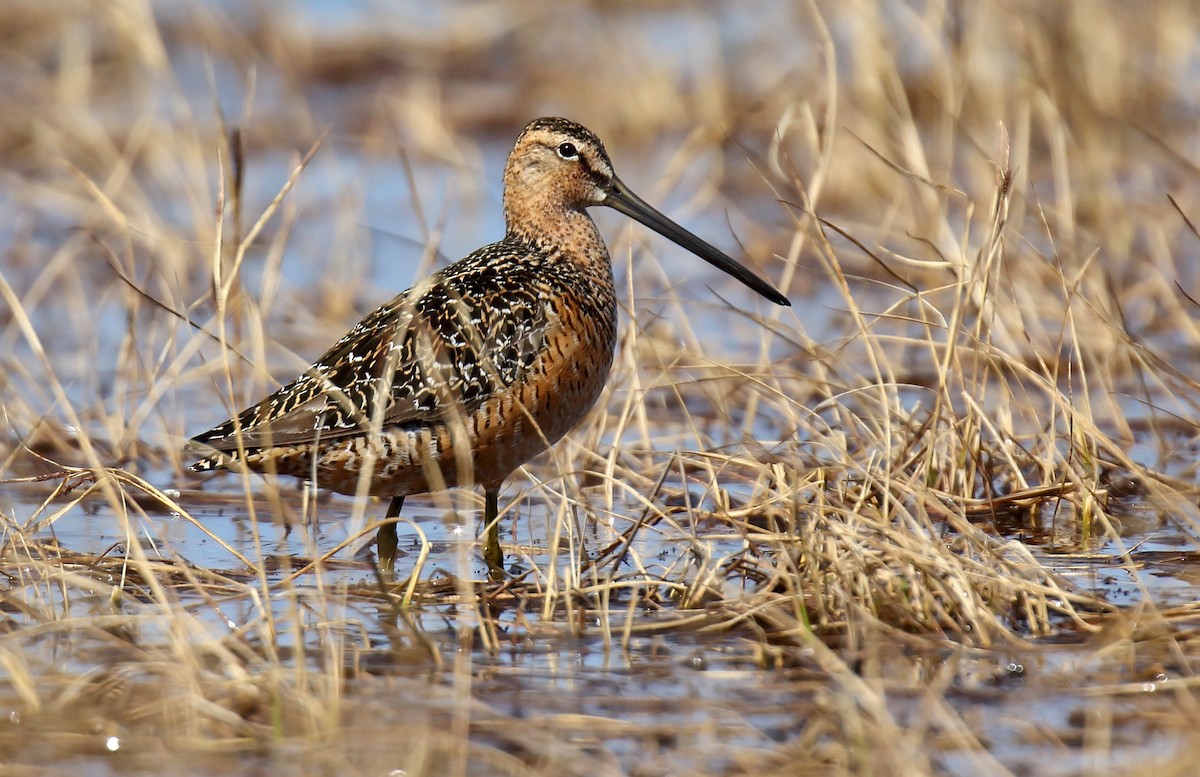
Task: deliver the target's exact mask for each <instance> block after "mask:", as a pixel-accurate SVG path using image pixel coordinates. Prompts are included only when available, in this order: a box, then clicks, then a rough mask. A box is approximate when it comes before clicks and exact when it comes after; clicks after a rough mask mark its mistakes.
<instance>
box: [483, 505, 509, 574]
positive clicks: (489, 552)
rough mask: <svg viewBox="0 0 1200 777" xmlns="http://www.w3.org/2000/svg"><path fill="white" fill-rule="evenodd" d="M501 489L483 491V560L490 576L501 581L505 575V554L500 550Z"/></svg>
mask: <svg viewBox="0 0 1200 777" xmlns="http://www.w3.org/2000/svg"><path fill="white" fill-rule="evenodd" d="M499 514H500V487H499V486H485V487H484V489H483V560H484V562H486V563H487V568H488V576H489V577H491V578H493V579H499V578H500V577H502V576H503V575H504V552H503V551H502V550H500V522H499V521H497V520H496V517H497V516H498V515H499Z"/></svg>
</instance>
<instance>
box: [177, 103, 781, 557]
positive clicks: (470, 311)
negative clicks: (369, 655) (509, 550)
mask: <svg viewBox="0 0 1200 777" xmlns="http://www.w3.org/2000/svg"><path fill="white" fill-rule="evenodd" d="M596 206H607V207H609V208H612V209H614V210H616V211H618V212H620V213H622V214H624V215H626V216H628V217H630V218H632V219H634V220H635V221H638V222H640V223H641V224H643V225H645V226H647V227H649V228H650V229H651V230H653V231H655V232H657V233H658V234H660V235H662V236H663V237H666V238H667V239H669V240H671V241H672V242H674V243H676V244H677V245H679V246H680V247H682V248H685V249H687V250H688V251H690V252H691V253H693V254H695V255H696V256H698V257H699V258H701V259H704V260H705V261H707V262H709V263H710V264H712V265H714V266H716V267H718V268H719V269H721V270H723V271H724V272H726V273H728V274H729V275H731V276H733V277H734V278H736V279H737V280H739V281H741V282H742V283H743V284H745V285H746V286H748V287H749V288H750V289H753V290H754V291H755V292H757V293H758V294H760V295H762V296H763V297H765V298H766V299H768V300H770V301H771V302H773V303H775V304H777V305H782V306H789V305H790V304H791V303H790V302H789V300H788V298H787V297H785V296H784V295H783V294H782V293H781V292H780V291H779V290H778V289H776V288H775V287H774V286H773V285H771V284H770V283H769V282H767V281H766V280H764V279H762V278H761V277H759V276H758V275H756V274H755V273H754V272H752V271H750V270H749V269H747V268H746V267H745V266H743V265H742V264H740V263H739V262H737V261H736V260H734V259H733V258H731V257H730V256H728V255H727V254H725V253H724V252H722V251H720V250H718V249H717V248H715V247H713V246H712V245H710V244H709V243H707V242H705V241H704V240H702V239H700V238H699V237H696V236H695V235H694V234H692V233H691V232H689V231H687V230H686V229H684V228H683V227H681V226H679V225H678V224H676V223H674V222H672V221H671V220H670V219H668V218H667V217H666V216H664V215H663V214H662V213H660V212H659V211H658V210H656V209H654V208H653V207H651V206H650V205H649V204H647V203H646V202H645V201H644V200H642V199H641V198H640V197H638V196H637V195H636V194H634V193H633V191H631V190H630V189H629V187H628V186H626V185H625V183H624V182H623V181H622V180H621V179H620V178H618V177H617V175H616V173H615V172H614V170H613V164H612V161H611V160H610V158H609V155H608V152H607V151H606V149H605V147H604V144H603V143H602V142H601V140H600V138H599V137H597V136H596V135H595V134H594V133H593V132H592V131H591V130H589V129H587V128H585V127H584V126H582V125H581V124H578V123H576V122H574V121H570V120H568V119H563V118H558V117H543V118H539V119H536V120H534V121H532V122H530V123H529V124H528V125H527V126H526V127H525V128H524V130H523V131H522V132H521V133H520V135H519V136H518V138H517V140H516V142H515V144H514V145H513V148H512V151H511V152H510V154H509V156H508V160H507V163H506V164H505V168H504V192H503V209H504V222H505V234H504V237H503V239H501V240H500V241H499V242H495V243H492V244H490V245H487V246H484V247H483V248H480V249H478V250H476V251H473V252H472V253H470V254H469V255H467V256H466V257H464V258H463V259H460V260H459V261H457V262H454V263H453V264H450V265H448V266H446V267H444V268H442V269H440V270H438V271H436V272H434V273H433V274H432V275H431V276H429V277H428V278H425V279H423V280H421V281H419V282H418V283H416V284H415V285H414V286H413V287H412V288H410V289H408V290H407V291H404V292H402V293H401V294H399V295H397V296H396V297H395V298H393V299H392V300H391V301H390V302H388V303H386V304H384V305H382V306H381V307H379V308H378V309H376V310H374V311H373V312H371V313H370V314H368V315H367V316H366V317H365V318H364V319H362V321H360V322H359V323H358V324H356V325H355V326H354V327H353V328H352V329H351V330H350V331H349V332H347V333H346V335H345V336H343V337H342V338H341V339H340V340H338V341H337V342H336V343H334V344H333V346H332V347H330V348H329V350H328V351H326V352H325V354H324V355H322V356H321V357H320V358H319V359H317V360H316V361H315V362H314V363H313V364H312V366H310V367H309V368H308V369H307V370H305V371H304V372H303V374H301V375H299V376H298V377H296V378H295V379H294V380H292V381H291V382H289V383H287V384H286V385H284V386H283V387H282V388H280V389H279V390H278V391H276V392H274V393H273V394H271V395H270V396H268V397H267V398H266V399H263V400H262V401H261V402H259V403H257V404H255V405H253V406H251V407H249V408H247V409H246V410H244V411H242V412H241V413H239V414H238V415H236V416H235V417H233V418H231V419H229V420H227V421H225V422H224V423H221V424H219V425H217V426H214V427H213V428H211V429H209V430H208V431H206V432H203V433H202V434H198V435H196V436H195V437H193V438H192V439H191V440H190V441H189V442H188V443H187V445H186V446H185V452H187V453H192V454H195V455H200V456H202V458H200V459H199V460H198V461H196V462H195V463H193V464H192V465H191V467H190V468H191V469H192V470H193V471H196V472H210V471H215V470H235V471H237V470H250V471H253V472H260V473H271V474H276V475H289V476H294V477H297V478H300V479H303V480H307V481H310V482H311V483H314V484H315V485H316V486H317V487H319V488H323V489H327V490H332V491H336V492H339V493H343V494H359V495H363V494H369V495H373V496H380V497H390V498H391V501H390V503H389V506H388V509H387V515H386V516H385V519H384V523H383V525H382V526H381V528H379V529H378V531H377V534H376V538H375V544H376V554H377V563H378V569H379V570H380V571H381V572H382V573H384V574H386V575H387V576H388V577H389V579H390V578H391V577H392V575H393V574H394V564H395V555H396V547H397V542H398V537H397V534H396V526H395V523H396V522H395V520H390V519H396V518H398V517H399V516H400V512H401V510H402V508H403V505H404V499H405V497H407V496H410V495H414V494H423V493H430V492H436V491H440V490H444V489H447V488H451V487H461V486H482V488H483V493H484V516H483V526H484V527H485V529H484V533H485V543H484V549H483V556H484V561H485V562H486V564H487V567H488V570H489V575H490V576H501V575H503V574H504V572H503V553H502V550H501V548H500V542H499V529H498V526H497V523H498V521H497V515H498V512H499V493H500V489H501V486H502V485H503V483H504V481H505V480H506V479H507V478H508V477H509V476H510V475H511V474H512V473H513V471H515V470H516V469H517V468H518V467H520V466H521V465H522V464H524V463H525V462H527V461H528V460H529V459H531V458H533V457H534V456H536V455H537V454H539V453H541V452H542V451H544V450H546V449H548V448H549V447H550V446H552V445H553V444H554V443H556V442H557V441H558V440H559V439H560V438H561V437H563V435H565V434H566V433H567V432H569V431H570V430H571V429H572V428H573V427H574V426H575V425H576V424H578V423H579V422H580V421H581V420H582V419H583V417H584V416H585V415H586V414H587V413H588V411H589V410H590V409H591V407H592V406H593V405H594V404H595V402H596V400H597V398H598V397H599V396H600V393H601V391H602V390H603V388H604V385H605V383H606V381H607V379H608V373H609V369H610V368H611V366H612V362H613V357H614V352H615V349H616V343H617V297H616V290H615V287H614V283H613V270H612V261H611V259H610V257H609V253H608V249H607V247H606V246H605V243H604V240H603V238H602V237H601V234H600V232H599V230H598V229H597V227H596V224H595V223H594V222H593V221H592V218H591V216H590V215H589V214H588V212H587V209H588V208H591V207H596Z"/></svg>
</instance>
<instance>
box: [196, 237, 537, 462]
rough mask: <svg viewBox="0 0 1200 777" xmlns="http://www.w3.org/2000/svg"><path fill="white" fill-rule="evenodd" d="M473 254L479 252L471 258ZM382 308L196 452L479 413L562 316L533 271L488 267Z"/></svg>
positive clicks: (435, 281)
mask: <svg viewBox="0 0 1200 777" xmlns="http://www.w3.org/2000/svg"><path fill="white" fill-rule="evenodd" d="M468 258H471V257H468ZM451 269H459V271H460V272H459V274H451V273H450V272H449V271H447V272H443V273H439V274H436V275H434V276H432V278H431V279H430V281H429V282H427V283H426V284H424V285H421V286H418V287H415V288H413V289H410V290H409V291H407V292H404V293H403V294H401V295H399V296H397V297H396V298H395V299H393V300H392V301H391V302H389V303H388V304H386V305H384V306H383V307H381V308H379V309H377V310H375V311H374V312H372V313H371V314H370V315H368V316H367V317H366V318H364V319H363V320H362V321H361V322H359V323H358V324H357V325H356V326H355V327H354V328H353V329H351V330H350V331H349V332H348V333H347V334H346V336H345V337H343V338H342V339H341V340H339V341H338V342H337V343H335V344H334V345H333V347H332V348H330V349H329V351H327V352H326V353H325V354H324V355H323V356H322V357H321V358H320V359H318V360H317V361H316V363H314V364H313V365H312V366H311V367H309V368H308V370H306V371H305V373H304V374H303V375H301V376H299V377H298V378H296V379H295V380H294V381H292V382H291V383H289V384H287V385H286V386H284V387H283V388H281V389H279V390H278V391H276V392H275V393H274V394H272V395H271V396H269V397H267V398H266V399H264V400H263V401H262V402H259V403H258V404H256V405H254V406H252V407H250V408H248V409H246V410H245V411H243V412H242V413H241V414H240V415H238V416H237V417H236V418H232V419H230V420H228V421H226V422H225V423H223V424H221V425H219V426H216V427H214V428H212V429H210V430H209V431H207V432H204V433H203V434H200V435H198V436H196V437H195V438H193V439H192V441H191V443H189V446H188V448H189V449H190V450H193V451H198V450H214V449H215V450H217V451H234V450H237V449H238V448H239V446H241V447H243V448H245V449H250V450H253V449H258V448H264V447H272V446H284V445H298V444H305V443H311V442H315V441H318V440H325V441H328V440H333V439H337V438H339V437H345V436H350V435H356V434H362V433H364V432H368V431H370V430H371V429H372V428H379V427H383V426H394V425H416V426H425V425H434V424H437V423H440V422H444V421H445V420H446V418H447V417H448V416H449V415H451V414H460V415H461V414H467V413H470V412H473V411H474V410H475V409H477V408H478V407H479V405H480V404H482V403H483V402H484V401H486V400H487V398H488V397H490V396H492V395H493V394H495V393H496V392H497V391H502V390H504V389H505V388H506V387H509V386H512V385H513V384H514V383H516V382H517V381H518V380H520V379H521V377H522V376H523V375H524V374H525V372H526V371H527V370H528V369H529V367H530V366H531V365H532V364H533V362H534V361H535V360H536V358H537V355H538V354H539V353H540V352H541V350H542V348H543V347H544V345H545V342H546V338H547V336H549V335H550V334H551V331H552V329H553V328H554V327H555V326H557V325H558V324H557V314H556V313H555V312H554V307H553V306H552V305H551V304H549V302H548V301H547V298H546V295H545V294H543V293H539V291H540V290H539V289H538V288H537V287H536V285H535V284H530V283H529V282H528V281H529V279H528V278H526V279H523V281H524V282H522V279H519V278H513V277H509V274H506V272H505V268H504V267H497V268H495V269H492V268H491V266H490V264H485V265H482V266H481V267H477V268H475V270H474V271H473V272H472V273H470V274H469V276H467V278H466V280H464V279H463V275H462V268H451Z"/></svg>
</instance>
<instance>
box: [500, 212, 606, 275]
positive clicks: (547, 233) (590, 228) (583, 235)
mask: <svg viewBox="0 0 1200 777" xmlns="http://www.w3.org/2000/svg"><path fill="white" fill-rule="evenodd" d="M504 205H505V207H504V219H505V226H506V228H507V233H508V237H509V238H515V239H518V240H520V241H522V242H525V243H530V244H533V245H536V246H538V247H539V248H541V249H542V250H543V251H546V252H549V253H554V254H561V255H564V256H566V257H568V258H569V259H570V260H571V261H573V262H575V263H577V264H579V265H581V266H584V267H586V268H587V269H589V270H592V271H593V272H598V273H600V274H604V275H611V273H612V264H611V262H610V261H609V258H608V248H607V247H606V246H605V245H604V239H603V238H602V237H601V236H600V230H599V229H597V228H596V222H594V221H592V217H591V216H589V215H588V214H587V213H586V212H585V211H582V210H575V209H573V208H564V207H562V206H554V205H552V204H550V203H536V204H534V203H510V202H508V201H505V203H504Z"/></svg>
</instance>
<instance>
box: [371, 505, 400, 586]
mask: <svg viewBox="0 0 1200 777" xmlns="http://www.w3.org/2000/svg"><path fill="white" fill-rule="evenodd" d="M403 508H404V497H402V496H394V497H392V502H391V504H389V505H388V510H387V515H386V516H384V519H385V520H386V519H387V518H399V517H400V511H401V510H402V509H403ZM399 544H400V537H399V536H398V535H397V534H396V524H395V523H392V522H388V523H385V524H384V525H383V526H380V527H379V531H378V532H376V533H375V552H376V553H377V554H378V556H379V571H380V573H381V574H382V575H383V578H384V580H387V581H388V582H391V581H393V580H395V579H396V547H397V546H398V545H399Z"/></svg>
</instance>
